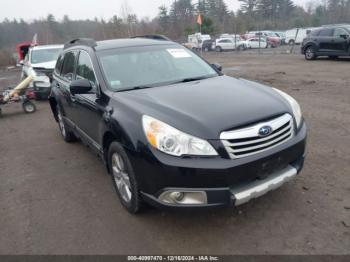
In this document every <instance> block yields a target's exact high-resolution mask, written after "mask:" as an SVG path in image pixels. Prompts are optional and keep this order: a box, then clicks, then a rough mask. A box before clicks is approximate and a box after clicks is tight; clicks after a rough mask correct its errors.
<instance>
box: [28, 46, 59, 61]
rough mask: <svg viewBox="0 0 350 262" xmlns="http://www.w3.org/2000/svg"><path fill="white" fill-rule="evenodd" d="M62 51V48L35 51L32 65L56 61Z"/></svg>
mask: <svg viewBox="0 0 350 262" xmlns="http://www.w3.org/2000/svg"><path fill="white" fill-rule="evenodd" d="M61 50H62V49H61V48H52V49H37V50H33V51H32V55H31V56H32V57H31V63H32V64H40V63H46V62H51V61H56V60H57V58H58V55H59V54H60V51H61Z"/></svg>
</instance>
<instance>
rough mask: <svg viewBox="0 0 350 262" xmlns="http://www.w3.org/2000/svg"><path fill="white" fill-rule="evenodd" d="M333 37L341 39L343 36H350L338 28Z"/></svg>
mask: <svg viewBox="0 0 350 262" xmlns="http://www.w3.org/2000/svg"><path fill="white" fill-rule="evenodd" d="M333 35H334V36H335V37H341V36H342V35H348V33H347V32H346V31H345V30H344V29H342V28H336V29H335V30H334V34H333Z"/></svg>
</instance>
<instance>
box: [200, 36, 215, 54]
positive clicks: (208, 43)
mask: <svg viewBox="0 0 350 262" xmlns="http://www.w3.org/2000/svg"><path fill="white" fill-rule="evenodd" d="M213 45H214V46H215V40H213V39H210V40H204V41H203V44H202V50H203V51H204V52H209V51H213V50H214V49H213ZM214 48H215V47H214Z"/></svg>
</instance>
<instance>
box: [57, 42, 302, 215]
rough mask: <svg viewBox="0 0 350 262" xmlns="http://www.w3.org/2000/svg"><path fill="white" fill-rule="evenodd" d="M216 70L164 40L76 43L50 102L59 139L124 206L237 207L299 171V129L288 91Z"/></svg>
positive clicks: (62, 61)
mask: <svg viewBox="0 0 350 262" xmlns="http://www.w3.org/2000/svg"><path fill="white" fill-rule="evenodd" d="M220 71H221V67H220V66H219V65H211V64H208V63H207V62H206V61H205V60H203V59H202V58H201V57H199V56H197V55H196V54H194V53H192V52H191V51H189V50H187V49H186V48H184V47H182V46H181V45H178V44H176V43H174V42H171V41H166V40H153V39H142V38H135V39H119V40H109V41H102V42H95V41H93V40H89V39H76V40H73V41H71V42H69V43H67V44H66V45H65V48H64V51H63V52H62V54H61V55H60V57H59V59H58V62H57V66H56V69H55V71H54V75H53V78H54V80H53V84H52V85H53V86H52V93H51V96H50V105H51V108H52V111H53V114H54V117H55V119H56V120H57V122H58V124H59V128H60V131H61V134H62V136H63V138H64V140H65V141H67V142H72V141H75V140H76V139H77V138H79V139H80V140H81V141H83V142H84V143H86V144H87V145H88V146H89V147H91V148H92V149H93V150H95V151H96V152H97V153H98V154H99V155H100V156H101V158H102V159H103V161H104V162H105V164H106V166H107V170H108V172H109V173H110V174H111V177H112V181H113V184H114V186H115V189H116V192H117V194H118V196H119V199H120V201H121V203H122V204H123V205H124V206H125V207H126V208H127V210H128V211H129V212H132V213H136V212H137V211H138V210H139V209H140V207H141V205H142V203H143V202H147V203H149V204H151V205H154V206H158V207H183V208H188V207H213V206H230V205H240V204H243V203H245V202H247V201H249V200H250V199H252V198H256V197H259V196H261V195H263V194H265V193H267V192H268V191H270V190H272V189H275V188H277V187H279V186H281V185H282V184H284V183H285V182H286V181H288V180H290V179H292V178H293V177H295V176H296V175H297V173H298V172H299V171H300V170H301V169H302V166H303V163H304V156H305V143H306V125H305V123H304V121H303V117H302V114H301V110H300V107H299V105H298V103H297V102H296V101H295V100H294V99H293V98H292V97H290V96H289V95H287V94H286V93H284V92H282V91H280V90H277V89H273V88H270V87H267V86H264V85H261V84H258V83H255V82H251V81H248V80H244V79H236V78H232V77H228V76H225V75H223V74H222V73H221V72H220Z"/></svg>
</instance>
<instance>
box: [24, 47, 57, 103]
mask: <svg viewBox="0 0 350 262" xmlns="http://www.w3.org/2000/svg"><path fill="white" fill-rule="evenodd" d="M62 49H63V45H42V46H33V47H30V48H29V51H28V53H27V54H26V56H25V58H24V60H23V62H22V65H23V66H22V74H21V78H22V79H24V78H26V77H28V76H32V77H33V78H34V80H33V82H32V83H31V86H30V87H32V88H33V90H34V93H35V96H36V98H37V99H46V98H47V97H48V96H49V94H50V91H51V80H52V72H53V70H54V68H55V66H56V61H57V58H58V56H59V53H60V52H61V51H62Z"/></svg>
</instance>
